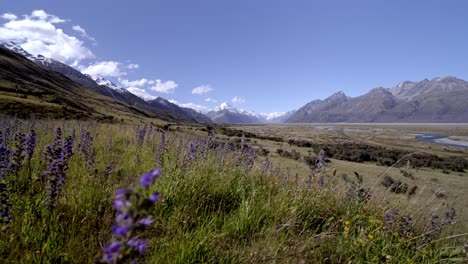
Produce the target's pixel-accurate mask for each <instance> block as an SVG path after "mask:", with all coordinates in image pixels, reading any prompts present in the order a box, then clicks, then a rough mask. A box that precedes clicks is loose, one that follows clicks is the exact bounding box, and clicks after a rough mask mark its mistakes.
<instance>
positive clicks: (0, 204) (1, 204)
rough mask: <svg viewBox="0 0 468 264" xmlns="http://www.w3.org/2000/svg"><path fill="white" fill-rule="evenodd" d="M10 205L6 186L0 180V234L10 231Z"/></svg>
mask: <svg viewBox="0 0 468 264" xmlns="http://www.w3.org/2000/svg"><path fill="white" fill-rule="evenodd" d="M10 207H11V203H10V200H9V199H8V189H7V185H6V184H5V183H4V182H3V179H0V232H6V231H7V230H8V229H10V225H9V224H10V222H11V220H12V218H11V216H10V211H9V210H10Z"/></svg>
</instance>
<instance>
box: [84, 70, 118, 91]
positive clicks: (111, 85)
mask: <svg viewBox="0 0 468 264" xmlns="http://www.w3.org/2000/svg"><path fill="white" fill-rule="evenodd" d="M85 75H86V76H89V75H87V74H85ZM89 77H91V76H89ZM92 79H93V80H94V81H95V82H96V83H97V84H99V85H105V86H107V87H109V88H112V89H114V90H121V88H122V87H120V86H118V85H116V84H114V83H113V82H111V81H109V80H107V79H106V78H104V77H102V76H96V77H94V78H92Z"/></svg>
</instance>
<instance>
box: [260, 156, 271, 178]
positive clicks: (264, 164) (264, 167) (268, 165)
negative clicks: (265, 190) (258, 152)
mask: <svg viewBox="0 0 468 264" xmlns="http://www.w3.org/2000/svg"><path fill="white" fill-rule="evenodd" d="M261 170H262V171H263V173H265V174H267V175H269V174H270V172H271V162H270V160H269V159H268V156H267V157H266V158H265V160H264V161H263V162H262V165H261Z"/></svg>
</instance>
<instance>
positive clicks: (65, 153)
mask: <svg viewBox="0 0 468 264" xmlns="http://www.w3.org/2000/svg"><path fill="white" fill-rule="evenodd" d="M72 148H73V141H72V140H70V139H68V138H67V140H65V142H64V141H63V140H62V130H61V129H60V128H57V130H56V133H55V137H54V142H53V143H52V144H48V145H47V147H46V150H45V152H44V158H45V160H46V170H45V171H44V172H43V173H42V174H43V175H44V179H45V181H46V182H47V186H46V189H47V190H48V193H47V195H48V197H49V199H48V201H47V207H48V208H49V209H53V208H54V207H55V204H57V203H58V202H59V199H58V198H59V196H60V192H61V189H62V187H63V185H64V184H65V177H66V171H67V170H68V159H69V158H70V157H71V156H72V155H73V152H71V149H72Z"/></svg>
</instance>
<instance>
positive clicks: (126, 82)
mask: <svg viewBox="0 0 468 264" xmlns="http://www.w3.org/2000/svg"><path fill="white" fill-rule="evenodd" d="M119 82H120V84H121V85H122V86H124V87H129V86H134V87H142V86H145V85H146V84H150V83H153V81H152V80H148V79H146V78H142V79H140V80H135V81H129V80H127V79H120V78H119Z"/></svg>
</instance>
